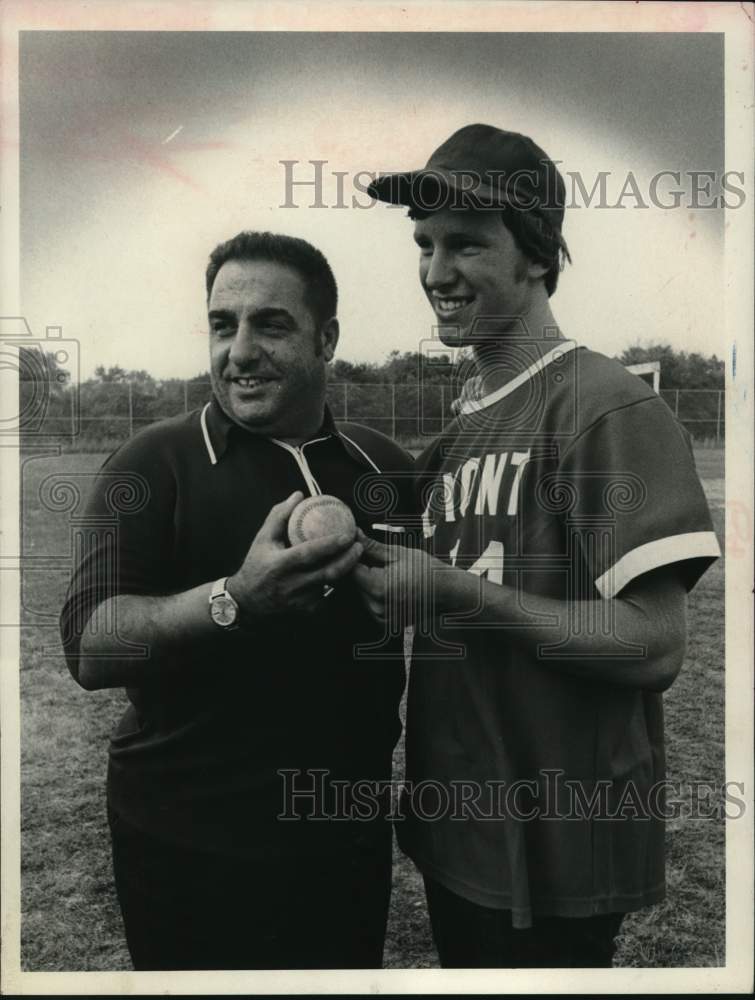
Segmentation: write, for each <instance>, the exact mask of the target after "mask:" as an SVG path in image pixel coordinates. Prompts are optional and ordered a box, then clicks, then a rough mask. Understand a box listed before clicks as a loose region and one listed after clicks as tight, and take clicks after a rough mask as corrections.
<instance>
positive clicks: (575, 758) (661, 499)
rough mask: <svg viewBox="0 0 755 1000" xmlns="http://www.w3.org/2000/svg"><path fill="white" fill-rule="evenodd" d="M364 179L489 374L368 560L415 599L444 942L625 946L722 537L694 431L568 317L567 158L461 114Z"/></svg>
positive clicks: (651, 888)
mask: <svg viewBox="0 0 755 1000" xmlns="http://www.w3.org/2000/svg"><path fill="white" fill-rule="evenodd" d="M370 190H371V193H372V194H373V196H374V197H376V198H378V199H381V200H384V201H388V202H392V203H397V204H403V205H406V206H407V207H408V208H409V213H410V217H411V218H412V219H413V220H414V239H415V241H416V243H417V246H418V248H419V254H420V281H421V283H422V287H423V289H424V291H425V294H426V295H427V297H428V299H429V301H430V304H431V306H432V308H433V310H434V312H435V317H436V323H437V325H438V327H439V335H440V339H441V340H442V341H443V343H444V344H446V345H447V346H450V347H471V348H472V350H473V353H474V358H475V363H476V379H477V385H478V391H477V392H476V393H475V394H474V395H472V396H470V395H469V394H468V393H467V394H465V395H464V397H463V400H462V403H461V406H460V407H459V411H458V413H457V415H456V416H455V418H454V419H453V421H452V422H451V423H450V425H449V426H448V427H447V428H446V429H445V430H444V432H443V434H442V435H441V436H440V437H439V438H438V440H437V441H435V442H433V443H432V444H431V445H430V446H429V447H428V448H427V449H426V450H425V451H424V453H423V454H422V455H421V456H420V458H419V459H418V493H419V497H420V502H421V509H422V510H423V511H424V513H423V534H424V537H425V547H424V550H419V549H414V550H409V549H405V548H402V547H400V546H395V547H387V546H382V545H378V544H369V545H368V546H367V552H366V558H367V559H368V564H367V565H361V566H358V567H357V569H356V570H355V575H356V578H357V580H358V582H359V584H360V586H361V588H362V591H363V594H364V596H365V599H366V601H367V604H368V606H369V607H370V609H371V611H372V613H373V614H374V615H375V617H377V618H378V619H379V620H382V621H384V622H385V623H386V625H387V626H388V627H391V628H399V627H401V626H403V625H405V624H406V623H407V622H410V621H411V622H413V623H414V625H415V644H414V650H413V660H412V668H411V679H410V688H409V704H408V717H407V774H406V795H405V798H404V808H403V813H404V814H405V816H406V818H405V819H404V820H403V822H399V823H398V824H397V829H398V833H399V840H400V843H401V846H402V848H403V850H404V851H405V852H406V853H407V854H408V855H409V856H410V857H411V858H412V859H413V860H414V861H415V863H416V864H417V866H418V868H419V869H420V871H421V872H422V874H423V876H424V879H425V886H426V892H427V900H428V907H429V912H430V919H431V922H432V928H433V934H434V937H435V942H436V945H437V948H438V952H439V956H440V960H441V964H442V965H443V966H446V967H511V966H526V967H535V966H540V967H565V966H566V967H568V966H572V967H580V966H581V967H585V966H593V967H599V966H610V965H611V962H612V958H613V954H614V951H615V937H616V935H617V933H618V931H619V928H620V924H621V921H622V918H623V915H624V914H625V913H627V912H629V911H632V910H637V909H639V908H640V907H643V906H646V905H649V904H652V903H656V902H658V901H659V900H660V899H662V898H663V895H664V845H663V838H664V822H663V818H664V800H663V785H664V778H665V767H664V744H663V715H662V701H661V692H662V691H663V690H665V689H666V688H667V687H668V686H669V685H670V684H671V683H672V681H673V680H674V678H675V677H676V675H677V673H678V671H679V669H680V667H681V664H682V659H683V655H684V648H685V638H686V626H685V607H686V594H687V592H688V591H689V590H690V589H691V588H692V587H693V586H694V584H695V583H696V581H697V580H698V579H699V577H700V576H701V574H702V573H703V572H704V571H705V569H706V568H707V567H708V566H709V565H710V564H711V562H712V561H713V560H714V559H715V558H717V556H718V555H719V554H720V552H719V547H718V542H717V540H716V536H715V534H714V532H713V529H712V525H711V520H710V515H709V512H708V508H707V504H706V501H705V497H704V494H703V491H702V488H701V486H700V482H699V479H698V477H697V473H696V471H695V466H694V461H693V456H692V451H691V447H690V442H689V439H688V437H687V435H686V433H685V432H684V430H683V429H682V427H681V426H680V425H679V424H678V423H677V422H676V420H675V419H674V417H673V415H672V414H671V412H670V411H669V409H668V408H667V407H666V405H665V404H664V403H663V401H662V400H661V399H660V398H659V397H658V396H657V395H655V394H654V393H653V391H652V390H651V389H650V388H649V387H648V386H647V385H646V384H645V383H644V382H643V381H642V380H640V379H638V378H637V377H636V376H635V375H632V374H630V373H629V372H627V371H626V370H625V369H624V368H623V367H622V366H621V365H620V364H618V363H617V362H615V361H613V360H610V359H609V358H607V357H605V356H603V355H601V354H598V353H595V352H593V351H590V350H586V349H585V348H581V347H578V345H577V343H576V341H575V340H574V339H572V337H571V336H570V337H569V338H567V337H566V336H565V335H564V333H563V332H562V331H561V330H560V328H559V327H558V324H557V322H556V320H555V318H554V315H553V312H552V310H551V306H550V300H551V296H552V295H553V293H554V292H555V290H556V286H557V282H558V278H559V273H560V271H561V268H562V265H563V263H564V261H565V260H566V259H568V258H569V254H568V250H567V247H566V243H565V242H564V239H563V237H562V234H561V227H562V223H563V217H564V202H565V197H564V184H563V180H562V178H561V177H560V175H559V173H558V170H557V169H556V166H555V165H554V163H553V162H552V161H551V160H550V159H549V158H548V157H547V156H546V154H545V153H544V152H543V151H542V150H541V149H540V148H539V147H538V146H536V145H535V143H534V142H532V140H531V139H529V138H527V137H526V136H523V135H519V134H517V133H514V132H505V131H502V130H500V129H497V128H493V127H492V126H489V125H469V126H467V127H465V128H462V129H460V130H459V131H458V132H456V133H454V135H452V136H451V137H450V138H449V139H448V140H447V141H446V142H445V143H443V145H442V146H440V147H439V148H438V149H437V150H436V151H435V153H433V155H432V156H431V157H430V159H429V161H428V163H427V165H426V166H425V167H424V168H423V169H421V170H416V171H410V172H406V173H399V174H387V175H384V176H381V177H380V178H378V179H377V180H376V181H375V182H374V183H373V184H372V186H371V189H370ZM573 332H574V333H575V334H578V333H579V331H573ZM571 333H572V331H570V334H571ZM396 609H398V612H397V611H396Z"/></svg>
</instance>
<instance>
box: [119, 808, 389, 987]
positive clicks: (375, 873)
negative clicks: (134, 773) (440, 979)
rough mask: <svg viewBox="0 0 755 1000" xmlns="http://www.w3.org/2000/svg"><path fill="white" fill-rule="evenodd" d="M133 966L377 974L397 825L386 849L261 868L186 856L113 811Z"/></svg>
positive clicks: (361, 847)
mask: <svg viewBox="0 0 755 1000" xmlns="http://www.w3.org/2000/svg"><path fill="white" fill-rule="evenodd" d="M109 820H110V829H111V835H112V841H113V869H114V872H115V884H116V890H117V892H118V901H119V903H120V906H121V912H122V914H123V922H124V925H125V930H126V940H127V943H128V948H129V951H130V953H131V959H132V961H133V963H134V968H135V969H141V970H145V969H161V970H168V969H173V970H176V969H328V968H380V966H381V965H382V961H383V943H384V940H385V927H386V922H387V915H388V903H389V898H390V885H391V882H390V880H391V828H390V824H389V823H387V822H386V824H385V831H384V833H385V835H384V836H382V839H381V841H380V844H379V845H375V844H374V842H373V843H372V844H369V845H368V844H365V843H361V844H356V843H355V844H352V845H351V846H350V847H349V848H345V849H344V850H342V851H339V852H338V853H334V854H320V855H318V856H316V857H304V856H299V857H293V858H287V859H285V860H278V859H272V858H271V859H268V860H266V861H263V862H258V861H245V860H238V859H230V858H225V857H220V856H216V855H212V854H205V853H201V852H196V851H188V850H184V849H182V848H180V847H176V846H174V845H171V844H167V843H163V842H161V841H157V840H155V839H153V838H152V837H149V836H146V835H145V834H143V833H141V832H139V831H137V830H135V829H134V828H133V827H130V826H128V825H127V824H125V823H124V822H123V821H122V819H121V818H120V817H118V816H115V815H113V814H112V813H109Z"/></svg>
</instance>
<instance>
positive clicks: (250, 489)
mask: <svg viewBox="0 0 755 1000" xmlns="http://www.w3.org/2000/svg"><path fill="white" fill-rule="evenodd" d="M207 297H208V309H209V324H210V359H211V372H212V385H213V398H212V401H211V402H210V403H208V404H207V405H206V406H205V407H204V408H203V409H202V410H201V411H195V412H193V413H189V414H187V415H185V416H181V417H177V418H173V419H170V420H166V421H162V422H160V423H157V424H154V425H152V426H150V427H147V428H146V429H145V430H143V431H141V432H140V433H139V434H137V435H136V436H135V437H133V438H132V439H131V440H130V441H129V442H128V443H127V444H125V445H124V446H123V447H122V448H120V449H119V450H118V451H117V452H116V453H115V454H114V455H112V456H111V457H110V458H109V459H108V460H107V462H106V463H105V465H104V466H103V468H102V470H101V472H100V474H99V476H98V478H97V481H96V484H95V486H94V489H93V492H92V496H91V498H90V500H89V506H88V510H87V518H86V520H87V531H86V532H85V533H84V537H85V538H86V542H85V544H84V547H83V551H82V553H81V558H80V562H79V565H78V567H77V569H76V572H75V574H74V577H73V579H72V581H71V586H70V589H69V593H68V596H67V600H66V604H65V607H64V609H63V612H62V617H61V630H62V636H63V643H64V648H65V652H66V656H67V660H68V664H69V667H70V670H71V672H72V674H73V676H74V678H75V679H76V680H77V681H78V682H79V684H81V685H82V687H84V688H86V689H87V690H92V689H98V688H106V687H121V686H122V687H125V688H126V689H127V693H128V697H129V701H130V706H129V708H128V710H127V712H126V714H125V715H124V717H123V719H122V721H121V723H120V725H119V727H118V730H117V732H116V733H115V734H114V736H113V739H112V743H111V748H110V762H109V770H108V815H109V821H110V827H111V833H112V839H113V859H114V870H115V878H116V887H117V891H118V897H119V901H120V904H121V909H122V912H123V917H124V923H125V928H126V936H127V940H128V945H129V950H130V952H131V956H132V959H133V962H134V966H135V967H136V968H137V969H201V968H210V969H211V968H214V969H233V968H329V967H336V968H337V967H377V966H380V964H381V962H382V949H383V940H384V935H385V925H386V917H387V906H388V899H389V894H390V871H391V827H390V823H389V822H388V821H387V819H386V813H387V806H388V804H389V803H388V802H386V801H385V797H383V798H381V797H380V796H379V795H378V794H377V791H378V789H377V786H376V784H375V783H381V782H382V783H383V785H384V786H385V785H387V783H388V782H389V781H390V776H391V756H392V751H393V747H394V745H395V743H396V740H397V739H398V735H399V731H400V723H399V719H398V711H397V710H398V704H399V700H400V697H401V693H402V690H403V686H404V667H403V660H402V655H401V649H400V644H396V645H387V644H385V643H382V642H381V632H380V630H379V629H378V628H377V627H376V626H375V624H374V623H373V621H372V620H371V618H370V616H369V615H368V614H367V612H366V610H365V609H364V607H363V604H362V602H361V601H360V600H359V598H358V595H357V592H356V587H355V584H354V581H353V579H352V577H351V575H350V573H351V570H352V569H353V567H354V566H355V564H356V562H357V560H358V559H359V557H360V554H361V551H362V545H361V543H359V542H354V540H353V538H351V537H349V536H347V535H346V536H340V535H330V536H327V537H325V538H322V539H317V540H314V541H308V542H304V543H301V544H299V545H296V546H289V545H288V544H287V541H286V525H287V521H288V517H289V515H290V513H291V511H292V510H293V509H294V507H295V506H296V504H297V502H298V501H300V500H301V499H302V497H303V496H304V495H306V494H319V493H323V494H332V495H335V496H337V497H339V498H340V499H341V500H343V501H344V502H346V503H347V504H348V505H349V506H350V507H351V509H352V511H353V513H354V515H355V518H356V520H357V523H358V525H359V527H360V528H361V530H362V531H364V532H365V534H366V535H367V536H369V537H371V538H377V539H380V538H384V537H385V532H386V531H387V530H389V529H390V530H392V531H393V530H400V523H397V521H398V522H400V519H401V515H402V510H403V509H404V508H405V506H406V505H405V502H404V500H403V490H404V484H405V483H406V482H407V472H408V470H409V469H410V468H411V459H410V458H409V457H408V456H407V455H406V454H405V453H404V452H403V451H402V450H401V449H400V448H399V447H398V446H396V445H395V444H394V443H393V442H392V441H390V440H389V439H388V438H386V437H384V436H383V435H381V434H378V433H377V432H374V431H371V430H368V429H367V428H364V427H360V426H358V425H353V424H341V425H339V426H338V427H337V426H336V424H335V423H334V421H333V419H332V416H331V415H330V413H329V411H328V409H327V406H326V403H325V394H326V366H327V363H328V362H329V361H330V360H331V358H332V357H333V354H334V351H335V347H336V343H337V340H338V332H339V331H338V322H337V320H336V318H335V317H336V303H337V292H336V285H335V281H334V278H333V275H332V272H331V270H330V267H329V266H328V264H327V262H326V260H325V258H324V257H323V256H322V254H320V253H319V251H317V250H315V249H314V248H313V247H311V246H310V245H309V244H307V243H305V242H304V241H302V240H297V239H292V238H289V237H283V236H276V235H272V234H269V233H241V234H239V235H238V236H237V237H235V238H234V239H232V240H230V241H228V242H227V243H225V244H222V245H221V246H219V247H218V248H217V249H216V250H215V251H214V252H213V254H212V255H211V258H210V263H209V266H208V269H207ZM376 477H378V478H379V480H380V483H381V490H380V491H374V490H373V491H372V492H370V490H369V489H367V490H365V485H367V486H368V485H369V484H370V482H372V483H373V484H374V481H375V478H376ZM377 492H379V494H380V496H379V498H378V499H377V500H376V496H377ZM391 521H393V523H391ZM370 647H371V648H370ZM397 647H398V648H397ZM360 651H361V653H367V654H370V655H360ZM355 782H362V783H370V784H368V785H364V784H363V785H362V786H361V788H362V792H363V793H364V789H365V787H366V788H368V789H375V794H374V795H373V799H372V801H371V802H370V805H371V808H367V809H365V808H364V794H362V805H363V807H362V808H361V809H360V810H355V808H354V803H353V801H352V800H351V799H350V792H351V791H352V790H353V788H354V783H355ZM357 814H358V815H357Z"/></svg>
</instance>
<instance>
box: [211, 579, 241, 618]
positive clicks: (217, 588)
mask: <svg viewBox="0 0 755 1000" xmlns="http://www.w3.org/2000/svg"><path fill="white" fill-rule="evenodd" d="M227 583H228V577H227V576H223V577H221V578H220V579H219V580H216V581H215V583H213V585H212V586H211V587H210V599H209V607H210V618H211V619H212V621H213V622H214V623H215V625H217V627H218V628H219V629H222V630H223V631H230V630H231V629H237V628H238V627H239V606H238V603H237V601H236V600H235V598H233V597H232V596H231V595H230V594H229V593H228V590H227V586H226V585H227ZM224 609H225V613H228V611H231V612H232V615H231V616H229V619H226V620H223V616H224Z"/></svg>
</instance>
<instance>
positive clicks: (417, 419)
mask: <svg viewBox="0 0 755 1000" xmlns="http://www.w3.org/2000/svg"><path fill="white" fill-rule="evenodd" d="M21 386H22V399H21V400H20V403H21V431H22V437H23V440H24V441H25V442H26V443H28V442H30V441H32V440H34V438H51V437H52V438H57V439H59V440H60V441H62V443H63V444H64V446H65V448H66V449H67V450H71V451H96V450H107V449H110V448H113V447H116V446H117V445H118V444H119V443H121V442H123V441H125V440H127V439H128V438H129V437H131V436H132V435H133V434H135V433H136V432H137V431H139V430H141V429H142V428H143V427H146V426H147V425H148V424H151V423H155V422H156V421H158V420H162V419H165V418H168V417H174V416H179V415H181V414H184V413H188V412H190V411H191V410H195V409H198V408H200V407H201V406H203V405H204V404H205V403H206V402H207V401H208V400H209V399H210V396H211V385H210V383H209V381H198V380H197V381H194V380H191V381H182V380H179V379H171V380H169V381H167V382H163V383H154V384H153V385H149V386H143V385H141V384H139V383H134V382H113V383H102V382H94V381H91V382H85V383H83V384H82V385H81V386H80V387H78V388H76V387H73V388H71V387H68V388H67V389H66V390H65V391H62V392H57V393H53V392H51V394H50V398H49V399H48V400H47V405H46V407H45V409H44V413H43V415H42V417H41V418H39V417H36V418H35V420H26V421H25V420H24V412H25V408H24V400H23V383H21ZM454 395H455V391H454V387H453V386H452V385H451V384H447V385H446V384H442V383H440V384H439V383H428V384H424V383H422V382H414V383H411V384H391V383H382V384H381V383H377V384H370V383H347V382H334V383H331V384H329V386H328V403H329V405H330V408H331V410H332V413H333V416H334V418H335V419H336V420H350V421H354V422H356V423H361V424H366V425H367V426H369V427H372V428H373V429H375V430H378V431H382V433H384V434H387V435H388V436H389V437H391V438H395V439H397V440H399V441H412V442H415V443H417V444H418V445H421V444H422V442H423V441H426V440H429V439H431V438H432V437H434V436H436V435H437V434H439V433H440V432H441V431H442V430H443V429H444V427H445V426H446V424H447V423H448V422H449V421H450V420H451V419H452V418H453V414H452V412H451V402H452V400H453V397H454ZM659 395H660V396H661V398H662V399H663V400H664V401H665V402H666V404H667V405H668V406H669V408H670V409H671V411H672V412H673V413H674V414H675V416H676V417H677V418H678V419H679V420H680V422H681V423H682V424H683V425H684V426H685V427H686V428H687V430H688V431H689V433H690V434H691V436H692V437H693V439H695V441H696V442H697V443H706V444H709V445H715V446H720V445H721V444H722V443H723V441H724V438H725V407H724V398H723V397H724V391H723V390H721V389H660V392H659ZM27 409H28V408H27ZM37 410H39V407H37Z"/></svg>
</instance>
